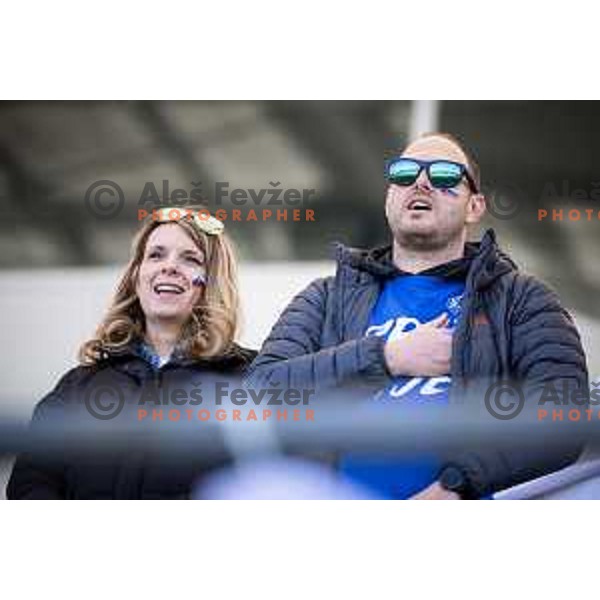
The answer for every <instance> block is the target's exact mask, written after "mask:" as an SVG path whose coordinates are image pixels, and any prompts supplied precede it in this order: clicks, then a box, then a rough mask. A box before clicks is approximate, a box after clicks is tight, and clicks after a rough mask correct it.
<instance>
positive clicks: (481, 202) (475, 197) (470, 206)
mask: <svg viewBox="0 0 600 600" xmlns="http://www.w3.org/2000/svg"><path fill="white" fill-rule="evenodd" d="M485 209H486V203H485V196H484V195H483V194H471V196H470V197H469V200H468V202H467V214H466V223H468V224H473V223H479V221H481V219H482V218H483V215H484V214H485Z"/></svg>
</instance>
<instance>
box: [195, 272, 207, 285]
mask: <svg viewBox="0 0 600 600" xmlns="http://www.w3.org/2000/svg"><path fill="white" fill-rule="evenodd" d="M192 285H193V286H195V287H202V286H203V285H206V275H204V273H197V274H196V275H194V277H193V279H192Z"/></svg>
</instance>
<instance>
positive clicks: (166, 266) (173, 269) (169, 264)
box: [160, 260, 179, 275]
mask: <svg viewBox="0 0 600 600" xmlns="http://www.w3.org/2000/svg"><path fill="white" fill-rule="evenodd" d="M160 270H161V271H162V272H163V273H165V274H167V275H174V274H177V273H179V268H178V267H177V264H176V263H175V262H174V261H171V260H166V261H165V262H164V263H163V264H162V266H161V269H160Z"/></svg>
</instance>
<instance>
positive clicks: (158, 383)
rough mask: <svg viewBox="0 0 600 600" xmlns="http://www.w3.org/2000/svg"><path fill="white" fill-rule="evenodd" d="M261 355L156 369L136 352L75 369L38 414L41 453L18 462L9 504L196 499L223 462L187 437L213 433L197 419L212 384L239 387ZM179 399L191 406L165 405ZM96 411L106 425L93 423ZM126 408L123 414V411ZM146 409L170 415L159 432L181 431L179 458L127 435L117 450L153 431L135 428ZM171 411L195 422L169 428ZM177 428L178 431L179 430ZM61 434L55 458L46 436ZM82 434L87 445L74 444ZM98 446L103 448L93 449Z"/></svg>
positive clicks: (235, 354) (176, 362)
mask: <svg viewBox="0 0 600 600" xmlns="http://www.w3.org/2000/svg"><path fill="white" fill-rule="evenodd" d="M255 355H256V352H254V351H251V350H247V349H243V348H240V347H238V346H236V347H235V348H234V350H233V351H232V352H231V353H230V354H228V355H227V356H222V357H217V358H213V359H206V360H191V359H185V358H174V359H172V360H171V361H170V362H169V363H167V364H166V365H164V366H162V367H161V368H159V369H155V368H153V367H152V366H151V365H150V363H149V362H147V361H146V360H144V359H143V358H142V357H141V356H140V355H139V353H138V352H136V351H135V350H134V349H133V347H132V348H131V349H128V350H126V351H124V352H121V353H119V354H113V355H111V356H109V357H108V358H107V359H106V360H104V361H102V362H101V363H99V364H98V365H95V366H79V367H76V368H74V369H72V370H71V371H69V372H68V373H67V374H66V375H65V376H64V377H63V378H62V379H61V380H60V382H59V383H58V385H57V386H56V388H55V389H54V390H53V391H52V392H50V394H48V395H47V396H46V397H45V398H44V399H43V400H42V401H41V402H40V403H39V404H38V405H37V406H36V408H35V411H34V415H33V419H32V430H33V433H37V437H36V436H33V437H34V439H36V440H37V443H38V445H39V451H38V450H36V451H35V452H34V453H31V454H23V455H21V456H19V457H18V458H17V461H16V463H15V466H14V469H13V472H12V475H11V478H10V481H9V484H8V486H7V490H6V494H7V497H8V499H177V498H182V499H183V498H187V497H189V494H190V491H191V488H192V485H193V484H194V483H195V482H197V481H198V478H199V477H200V476H201V475H202V474H204V473H206V472H207V469H208V468H210V467H211V466H213V467H214V466H218V464H216V463H214V462H213V461H211V460H209V461H207V460H206V457H205V456H202V454H201V453H197V452H194V451H191V450H190V451H189V452H187V451H186V447H185V444H186V439H192V438H185V437H184V435H183V433H185V435H189V434H191V435H196V436H197V435H202V433H203V432H206V431H207V427H206V426H205V423H202V422H200V421H198V420H197V417H196V415H197V413H198V411H199V409H202V408H207V409H210V398H211V397H212V392H213V387H212V386H213V385H214V384H215V383H216V382H224V381H228V382H229V383H230V385H231V387H234V383H233V382H239V381H240V380H241V378H242V376H243V374H244V371H245V369H246V367H247V366H248V365H249V364H250V362H251V360H252V359H253V358H254V356H255ZM181 390H183V392H181ZM193 390H196V392H195V393H196V394H198V393H199V394H200V397H203V400H204V401H203V403H201V404H196V403H195V402H194V400H193V399H192V400H190V396H191V397H192V398H193V397H194V396H193V394H192V393H191V392H192V391H193ZM177 393H180V396H185V395H186V394H187V397H186V401H185V404H182V403H181V401H180V402H177V400H176V401H175V403H173V402H170V403H169V404H167V403H165V402H164V400H163V399H164V398H166V397H168V398H170V399H171V400H172V399H173V398H174V397H175V395H176V394H177ZM95 394H99V395H97V396H96V395H95ZM102 394H104V397H103V396H102ZM141 398H143V400H142V401H141V402H140V399H141ZM196 398H198V396H196ZM190 402H191V404H190ZM90 407H91V408H92V411H94V412H95V414H98V415H100V416H101V418H100V419H98V418H93V415H92V413H91V412H90ZM119 407H122V408H121V409H120V410H118V409H119ZM140 408H143V409H146V410H147V411H149V414H151V412H150V411H152V409H156V410H162V411H163V413H164V415H163V421H161V422H158V421H157V422H156V423H154V424H153V427H154V433H155V434H156V433H158V434H159V435H162V436H163V437H164V436H165V434H167V433H168V434H173V433H175V434H176V435H179V434H180V433H181V434H182V435H181V436H180V437H179V439H180V440H181V446H182V447H180V448H179V450H180V452H179V453H173V452H172V451H173V444H171V445H168V446H167V447H168V449H169V451H170V453H167V454H166V455H165V454H163V453H162V452H161V451H160V449H154V448H153V447H152V446H149V447H146V446H144V444H139V443H137V442H140V440H136V439H133V438H131V443H129V441H128V440H129V438H127V437H125V441H124V436H123V435H120V436H119V435H116V437H115V443H114V446H113V440H112V438H111V437H110V436H111V435H115V434H117V433H118V432H119V431H126V432H128V433H127V435H129V432H133V434H134V435H136V432H137V431H140V433H142V431H143V430H145V433H148V431H147V428H146V429H145V427H144V424H143V423H140V422H139V421H137V422H136V413H137V410H139V409H140ZM113 409H114V410H113ZM170 409H175V410H178V411H180V414H184V412H183V411H185V410H186V409H187V410H191V411H192V414H193V415H194V416H193V421H192V422H190V423H174V424H173V423H170V422H169V421H168V416H167V412H168V411H169V410H170ZM111 410H112V411H113V412H112V413H111ZM107 417H108V418H107ZM186 425H187V426H186ZM169 426H170V428H169ZM175 426H177V427H178V429H177V430H175V431H174V429H175ZM119 428H120V429H119ZM167 428H169V430H168V431H167ZM57 431H58V432H66V433H68V434H70V435H69V436H67V437H68V443H65V447H64V448H62V446H61V445H60V444H59V446H58V448H57V447H56V445H55V446H54V448H53V451H52V452H48V451H47V450H46V448H45V446H44V444H43V442H41V441H40V440H42V439H45V438H41V437H40V435H47V434H52V433H54V434H56V433H57ZM78 432H79V434H80V439H77V438H76V437H75V438H74V435H75V436H76V435H77V433H78ZM91 435H93V436H96V437H95V438H94V440H89V439H84V438H86V437H89V436H91ZM51 439H52V438H51ZM152 439H153V440H156V439H157V438H156V437H153V438H152ZM96 440H97V441H98V444H97V446H94V443H95V441H96ZM88 442H89V443H88ZM100 447H101V449H100ZM221 464H222V463H221Z"/></svg>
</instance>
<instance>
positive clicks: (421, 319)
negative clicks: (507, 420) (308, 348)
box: [340, 275, 465, 499]
mask: <svg viewBox="0 0 600 600" xmlns="http://www.w3.org/2000/svg"><path fill="white" fill-rule="evenodd" d="M464 289H465V283H464V281H462V280H460V279H445V278H443V277H439V276H433V275H398V276H397V277H395V278H394V279H391V280H389V281H388V282H387V283H386V284H385V286H384V288H383V290H382V292H381V294H380V296H379V298H378V300H377V303H376V305H375V307H374V308H373V311H372V313H371V317H370V320H369V326H368V328H367V331H366V335H377V336H381V337H383V338H385V339H386V340H389V339H394V338H396V337H399V336H401V335H402V334H404V333H406V332H408V331H410V330H412V329H414V328H415V327H418V326H419V325H421V324H424V323H427V322H428V321H431V320H433V319H435V318H437V317H439V316H441V315H442V314H443V313H446V314H447V315H448V319H449V322H448V325H447V327H449V328H451V329H454V328H455V327H456V324H457V322H458V319H459V316H460V311H461V302H462V296H463V293H464ZM449 388H450V377H449V376H448V375H444V376H440V377H396V378H394V380H393V382H392V383H391V385H390V386H389V387H388V388H387V389H386V390H383V392H382V393H380V394H378V395H377V396H376V398H374V399H372V400H370V403H371V407H372V409H373V410H377V409H381V406H382V405H385V406H386V409H387V410H393V407H394V406H404V407H415V408H416V407H419V409H420V407H423V409H426V407H427V406H443V405H445V404H448V391H449ZM340 466H341V471H342V473H343V474H344V475H346V476H347V477H350V478H351V479H353V480H355V481H359V482H360V483H362V484H364V485H366V486H368V487H370V488H371V489H373V491H375V492H378V493H379V494H380V495H382V496H383V497H387V498H397V499H402V498H409V497H410V496H413V495H414V494H416V493H418V492H420V491H422V490H423V489H424V488H426V487H427V486H428V485H430V484H431V483H433V482H434V481H435V479H436V476H437V474H438V472H439V470H440V466H441V465H440V463H439V459H436V457H435V456H433V455H432V456H421V455H419V456H418V458H414V459H405V460H402V459H400V458H397V457H382V456H379V457H378V456H364V455H360V456H359V455H348V456H345V457H343V458H342V460H341V465H340Z"/></svg>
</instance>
